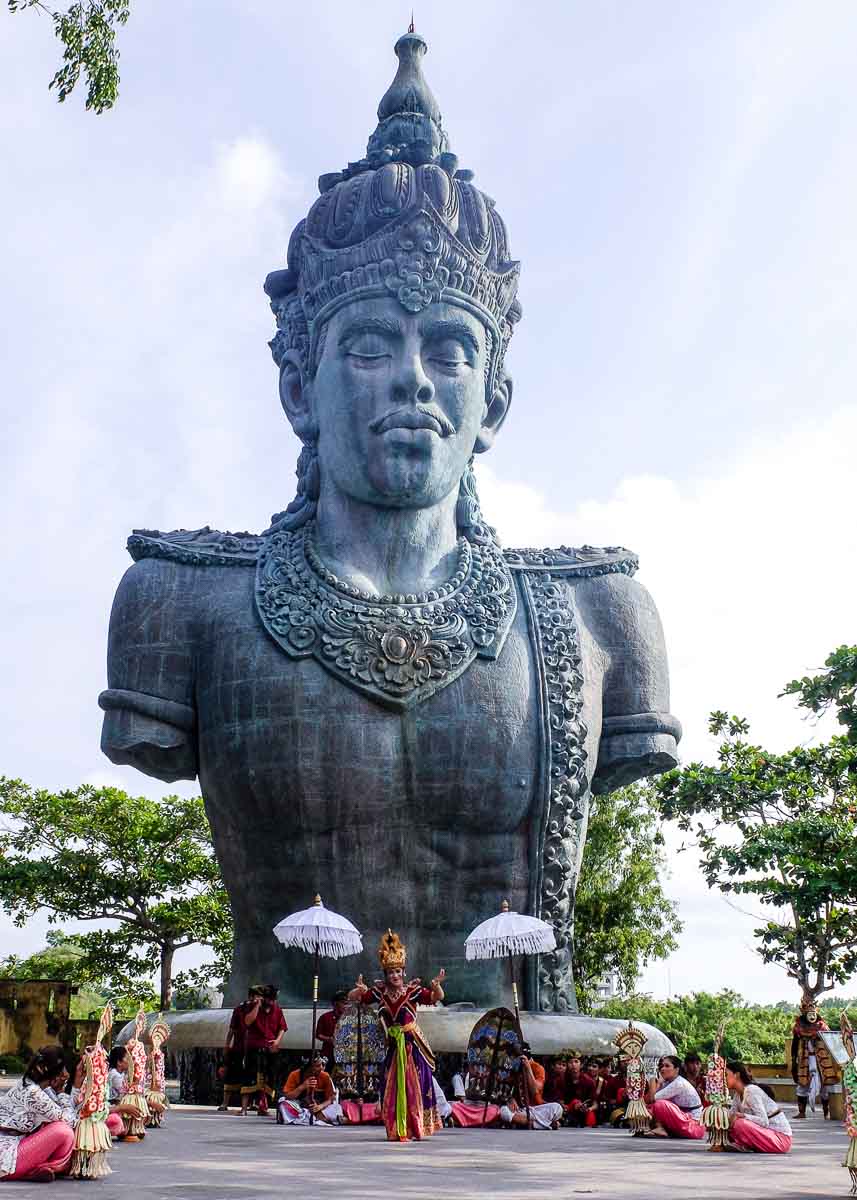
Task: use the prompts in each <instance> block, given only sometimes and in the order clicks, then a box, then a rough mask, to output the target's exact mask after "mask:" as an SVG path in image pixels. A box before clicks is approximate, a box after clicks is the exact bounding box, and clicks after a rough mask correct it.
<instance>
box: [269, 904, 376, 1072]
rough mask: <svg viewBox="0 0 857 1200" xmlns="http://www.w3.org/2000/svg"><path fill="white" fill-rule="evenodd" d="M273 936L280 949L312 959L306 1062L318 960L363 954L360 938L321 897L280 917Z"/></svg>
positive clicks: (315, 1002)
mask: <svg viewBox="0 0 857 1200" xmlns="http://www.w3.org/2000/svg"><path fill="white" fill-rule="evenodd" d="M274 936H275V937H277V938H278V939H279V940H280V941H281V942H282V943H283V945H284V946H296V947H297V948H298V949H299V950H305V951H306V952H307V954H311V955H312V956H313V980H312V1042H311V1044H310V1062H312V1056H313V1054H314V1053H315V1026H316V1014H317V1012H318V960H319V958H320V957H324V958H344V957H345V956H346V955H347V954H360V953H362V950H363V938H362V936H361V935H360V932H359V930H357V929H355V928H354V926H353V925H352V924H351V922H350V921H349V920H348V918H347V917H343V916H341V915H340V914H339V913H336V912H332V911H331V910H330V909H329V908H325V907H324V905H323V904H322V902H321V896H316V898H315V901H314V902H313V904H312V907H311V908H304V909H301V911H300V912H296V913H292V914H291V915H290V916H288V917H283V919H282V921H280V923H279V924H278V925H275V926H274Z"/></svg>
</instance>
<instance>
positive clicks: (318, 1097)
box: [277, 1052, 342, 1125]
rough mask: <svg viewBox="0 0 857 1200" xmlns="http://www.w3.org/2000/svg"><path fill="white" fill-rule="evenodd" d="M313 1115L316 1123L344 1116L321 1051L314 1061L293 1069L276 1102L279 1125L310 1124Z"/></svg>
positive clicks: (313, 1120) (334, 1122) (335, 1119)
mask: <svg viewBox="0 0 857 1200" xmlns="http://www.w3.org/2000/svg"><path fill="white" fill-rule="evenodd" d="M310 1116H312V1124H314V1125H338V1124H339V1118H340V1117H341V1116H342V1109H341V1108H340V1106H339V1104H338V1102H337V1100H336V1093H335V1092H334V1089H333V1080H332V1079H331V1078H330V1076H329V1075H328V1073H327V1071H325V1069H324V1059H323V1058H322V1056H321V1055H320V1054H319V1053H318V1052H316V1053H315V1054H314V1055H313V1058H312V1062H310V1063H308V1064H307V1065H306V1066H305V1067H298V1068H297V1069H296V1070H294V1071H292V1072H291V1074H290V1075H289V1077H288V1079H287V1080H286V1082H285V1083H284V1084H283V1094H282V1096H280V1099H279V1101H278V1102H277V1124H278V1125H309V1124H310V1123H311V1122H310Z"/></svg>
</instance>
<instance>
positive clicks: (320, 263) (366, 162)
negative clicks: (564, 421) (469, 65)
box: [265, 30, 521, 387]
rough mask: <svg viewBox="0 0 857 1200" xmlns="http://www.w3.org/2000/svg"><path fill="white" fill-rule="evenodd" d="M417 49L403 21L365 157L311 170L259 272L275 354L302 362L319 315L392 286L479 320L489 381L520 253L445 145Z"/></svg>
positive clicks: (507, 322) (420, 302) (311, 362)
mask: <svg viewBox="0 0 857 1200" xmlns="http://www.w3.org/2000/svg"><path fill="white" fill-rule="evenodd" d="M427 49H428V47H427V45H426V42H425V41H424V40H423V38H422V37H421V36H420V35H419V34H418V33H415V32H413V31H412V30H411V31H409V32H408V33H406V34H404V35H403V36H402V37H400V38H399V40H398V41H397V42H396V45H395V53H396V56H397V58H398V59H399V67H398V70H397V72H396V77H395V79H394V80H393V82H392V83H391V85H390V87H389V88H388V89H387V92H386V93H385V95H384V97H383V98H382V100H381V103H380V104H379V106H378V126H377V128H376V130H375V132H374V133H373V134H372V136H371V137H370V138H369V143H368V145H367V148H366V156H365V157H364V158H362V159H360V160H359V161H358V162H352V163H349V164H348V166H347V167H345V168H344V169H343V170H342V171H337V172H333V173H330V174H326V175H322V176H321V177H320V179H319V191H320V193H321V195H320V196H319V198H318V199H317V200H316V201H315V203H314V204H313V206H312V208H311V209H310V211H309V215H308V216H307V218H306V220H305V221H301V222H300V224H299V225H298V226H297V228H296V229H295V230H294V232H293V234H292V236H291V240H290V242H289V249H288V265H287V267H286V269H285V270H279V271H273V272H272V273H271V274H270V275H269V276H268V278H267V279H266V281H265V291H266V292H267V293H268V295H269V297H270V299H271V307H272V309H273V311H274V314H275V316H276V318H277V327H278V332H277V334H276V335H275V337H274V339H273V341H272V342H271V350H272V352H273V355H274V359H275V361H276V362H277V364H278V365H280V364H281V362H282V360H283V357H284V355H285V354H286V352H287V351H288V350H290V349H291V350H296V351H297V353H298V354H299V356H300V358H301V360H302V361H303V363H304V364H305V366H306V368H307V369H308V370H309V371H310V372H312V371H313V369H314V366H315V360H316V355H317V350H318V344H319V336H320V334H321V330H322V329H323V327H324V325H325V322H326V321H327V320H328V319H329V318H330V317H331V316H332V315H333V314H334V313H335V312H336V311H337V309H338V308H339V307H341V306H342V305H343V304H346V303H348V302H349V301H351V300H354V299H359V298H363V297H367V298H368V297H372V296H381V297H388V296H392V297H395V298H396V299H397V300H398V301H399V303H400V304H401V305H402V306H403V307H404V308H405V309H407V310H408V311H409V312H420V311H421V310H422V309H424V308H425V307H427V305H429V304H430V303H432V301H436V300H441V299H443V300H447V301H449V302H451V303H454V304H458V305H461V306H462V307H464V308H466V309H468V310H469V311H470V312H472V313H473V314H474V315H475V316H477V317H478V318H479V319H480V320H481V321H482V322H483V324H484V325H485V327H486V330H487V334H488V342H489V366H488V380H487V382H488V384H489V387H490V386H491V385H492V383H493V380H494V379H495V378H496V375H497V372H498V371H499V369H500V367H501V365H502V361H503V354H504V352H505V348H506V345H507V344H508V341H509V338H510V337H511V334H512V330H513V327H514V325H515V322H516V321H518V320H519V318H520V315H521V310H520V306H519V304H518V302H517V299H516V292H517V287H518V274H519V264H518V263H517V262H514V261H512V259H511V258H510V254H509V246H508V239H507V235H506V227H505V225H504V223H503V221H502V219H501V217H500V215H499V214H498V212H497V210H496V208H495V206H494V201H493V200H491V199H490V198H489V197H488V196H486V195H485V194H484V193H483V192H481V191H480V190H479V189H478V188H476V187H475V186H474V184H473V182H472V180H473V172H472V171H466V170H460V169H459V166H458V159H457V158H456V156H455V155H454V154H453V153H452V152H451V151H450V149H449V140H448V138H447V135H446V133H445V131H444V129H443V124H442V119H441V113H440V109H439V107H438V103H437V100H436V99H435V98H434V96H433V94H432V92H431V89H430V88H429V86H428V84H427V83H426V80H425V78H424V76H423V74H422V69H421V65H420V60H421V59H422V57H423V55H424V54H425V53H426V51H427Z"/></svg>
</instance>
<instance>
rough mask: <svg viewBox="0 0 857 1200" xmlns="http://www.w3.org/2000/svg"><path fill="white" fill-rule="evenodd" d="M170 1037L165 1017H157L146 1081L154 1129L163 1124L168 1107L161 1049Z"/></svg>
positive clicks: (151, 1038) (150, 1115)
mask: <svg viewBox="0 0 857 1200" xmlns="http://www.w3.org/2000/svg"><path fill="white" fill-rule="evenodd" d="M169 1036H170V1028H169V1026H168V1025H167V1024H166V1023H165V1021H164V1019H163V1017H161V1016H158V1017H156V1018H155V1021H154V1023H153V1024H152V1027H151V1029H150V1030H149V1041H150V1042H151V1043H152V1048H151V1050H150V1051H149V1059H148V1063H147V1079H146V1104H147V1105H148V1108H149V1121H148V1123H149V1125H150V1126H151V1127H152V1128H154V1129H157V1128H158V1127H159V1126H160V1125H162V1124H163V1120H164V1113H165V1111H166V1109H167V1107H168V1103H167V1088H166V1079H165V1078H164V1052H163V1050H162V1048H161V1047H162V1046H163V1044H164V1042H166V1040H167V1038H168V1037H169Z"/></svg>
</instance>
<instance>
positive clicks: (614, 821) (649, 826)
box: [574, 787, 681, 1011]
mask: <svg viewBox="0 0 857 1200" xmlns="http://www.w3.org/2000/svg"><path fill="white" fill-rule="evenodd" d="M665 874H666V859H665V856H664V850H663V837H662V835H661V830H660V820H659V816H658V810H657V805H656V803H655V802H654V800H653V798H652V794H651V792H650V790H649V789H647V788H646V787H628V788H621V789H620V790H619V791H616V792H611V793H610V794H609V795H606V796H596V797H593V799H592V807H591V809H590V815H589V827H588V830H587V835H586V845H585V848H584V852H583V863H582V866H581V872H580V879H579V882H578V886H577V893H576V897H575V910H574V911H575V939H574V977H575V982H576V985H577V992H578V1003H579V1004H580V1006H581V1008H582V1009H584V1011H585V1010H587V1009H589V1008H591V1006H592V1002H593V1000H594V997H595V990H596V987H597V985H598V982H599V980H600V979H602V978H603V977H604V975H605V974H607V973H609V972H614V971H615V972H616V973H617V974H618V975H619V978H620V980H621V982H622V986H623V988H624V989H625V990H627V991H630V990H631V989H633V987H634V984H635V983H636V980H637V978H638V976H639V974H640V971H641V970H642V968H643V967H644V966H645V965H646V964H647V963H649V962H652V961H655V960H657V959H661V958H666V957H668V955H669V954H671V953H672V951H673V950H675V949H676V946H677V942H676V934H677V933H679V932H680V930H681V922H680V921H679V919H678V916H677V914H676V908H675V905H674V904H673V902H672V901H671V900H669V899H668V898H667V897H666V896H665V894H664V892H663V889H662V886H661V881H662V879H663V877H664V875H665Z"/></svg>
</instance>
